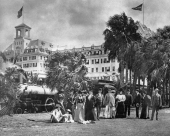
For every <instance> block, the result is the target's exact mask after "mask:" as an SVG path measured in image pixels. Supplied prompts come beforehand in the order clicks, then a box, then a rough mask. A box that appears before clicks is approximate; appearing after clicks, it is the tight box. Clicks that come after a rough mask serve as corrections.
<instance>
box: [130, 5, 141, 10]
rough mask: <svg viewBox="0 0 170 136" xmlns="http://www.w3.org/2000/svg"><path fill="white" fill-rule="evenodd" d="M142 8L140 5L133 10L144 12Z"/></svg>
mask: <svg viewBox="0 0 170 136" xmlns="http://www.w3.org/2000/svg"><path fill="white" fill-rule="evenodd" d="M142 6H143V4H140V5H139V6H137V7H134V8H132V9H133V10H139V11H142Z"/></svg>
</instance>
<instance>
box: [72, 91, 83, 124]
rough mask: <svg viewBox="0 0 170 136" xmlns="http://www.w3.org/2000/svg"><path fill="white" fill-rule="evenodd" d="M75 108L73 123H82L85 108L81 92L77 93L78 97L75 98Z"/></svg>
mask: <svg viewBox="0 0 170 136" xmlns="http://www.w3.org/2000/svg"><path fill="white" fill-rule="evenodd" d="M75 102H76V108H75V112H74V121H75V122H79V123H84V121H85V120H84V114H85V113H84V112H85V110H84V106H85V99H84V98H83V96H82V92H80V91H79V93H78V96H77V97H76V100H75Z"/></svg>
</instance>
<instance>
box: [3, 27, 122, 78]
mask: <svg viewBox="0 0 170 136" xmlns="http://www.w3.org/2000/svg"><path fill="white" fill-rule="evenodd" d="M15 29H16V37H15V38H14V41H13V43H12V44H11V45H10V46H8V47H7V48H6V50H5V51H4V53H5V56H6V57H7V60H9V61H11V59H12V58H14V57H15V56H18V57H17V58H18V59H17V62H16V63H17V64H18V65H20V66H21V67H22V68H23V70H24V71H26V72H27V73H28V74H30V73H32V74H33V75H35V74H37V75H38V77H39V78H46V70H47V69H46V65H45V60H46V59H47V57H48V55H50V54H51V53H52V52H53V51H52V50H53V45H52V43H49V42H46V41H43V40H39V39H37V40H31V37H30V30H31V27H29V26H27V25H26V24H21V25H18V26H16V27H15ZM67 50H69V51H80V52H83V53H84V55H85V56H86V62H85V65H86V66H87V68H88V74H87V75H86V76H87V77H89V78H91V79H106V80H113V78H114V75H115V74H117V73H118V67H119V64H118V62H117V60H110V61H109V60H108V52H106V53H105V52H104V48H103V45H99V46H94V45H92V46H90V47H82V48H73V49H64V50H62V51H67Z"/></svg>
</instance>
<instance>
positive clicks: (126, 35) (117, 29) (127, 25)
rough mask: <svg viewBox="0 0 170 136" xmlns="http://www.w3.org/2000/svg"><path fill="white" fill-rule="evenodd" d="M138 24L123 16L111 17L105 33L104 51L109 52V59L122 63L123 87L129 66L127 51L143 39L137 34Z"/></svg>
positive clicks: (121, 78)
mask: <svg viewBox="0 0 170 136" xmlns="http://www.w3.org/2000/svg"><path fill="white" fill-rule="evenodd" d="M137 29H138V26H137V24H136V23H135V22H134V20H133V19H132V18H129V17H127V16H126V14H125V13H122V14H121V15H114V16H113V17H110V19H109V21H108V22H107V29H106V30H105V31H104V32H103V34H104V36H105V42H104V49H105V51H107V50H109V51H110V52H109V55H108V57H109V59H115V58H117V59H118V61H119V62H120V81H121V86H123V84H124V65H125V64H126V65H128V63H126V61H125V56H126V55H125V53H126V49H127V47H128V46H129V45H131V43H132V42H133V41H140V40H141V37H140V35H139V34H138V33H137V32H136V31H137Z"/></svg>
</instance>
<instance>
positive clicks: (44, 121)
mask: <svg viewBox="0 0 170 136" xmlns="http://www.w3.org/2000/svg"><path fill="white" fill-rule="evenodd" d="M27 120H28V121H33V122H42V123H51V121H50V120H34V119H27Z"/></svg>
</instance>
